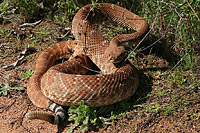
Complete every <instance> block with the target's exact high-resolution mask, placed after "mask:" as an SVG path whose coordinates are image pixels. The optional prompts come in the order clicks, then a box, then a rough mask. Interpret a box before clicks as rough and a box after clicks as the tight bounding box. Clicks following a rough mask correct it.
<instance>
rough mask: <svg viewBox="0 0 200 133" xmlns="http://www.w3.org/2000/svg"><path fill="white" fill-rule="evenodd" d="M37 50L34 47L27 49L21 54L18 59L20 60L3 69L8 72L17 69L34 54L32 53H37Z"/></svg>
mask: <svg viewBox="0 0 200 133" xmlns="http://www.w3.org/2000/svg"><path fill="white" fill-rule="evenodd" d="M35 51H36V49H35V48H33V47H28V48H26V49H25V50H24V51H23V52H21V53H20V55H19V57H18V60H17V61H16V62H14V63H12V64H10V65H4V66H3V67H2V68H3V69H6V70H9V69H13V68H15V67H16V66H17V65H18V64H19V63H20V62H21V61H22V60H23V59H24V57H25V56H26V55H28V54H30V53H32V52H35Z"/></svg>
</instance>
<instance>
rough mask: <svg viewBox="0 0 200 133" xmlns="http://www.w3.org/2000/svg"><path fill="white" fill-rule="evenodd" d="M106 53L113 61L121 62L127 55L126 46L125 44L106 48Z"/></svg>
mask: <svg viewBox="0 0 200 133" xmlns="http://www.w3.org/2000/svg"><path fill="white" fill-rule="evenodd" d="M105 55H107V56H108V59H109V60H110V61H111V62H112V63H120V62H122V61H123V60H124V58H125V57H126V53H125V51H124V47H123V46H116V47H108V48H107V49H106V50H105Z"/></svg>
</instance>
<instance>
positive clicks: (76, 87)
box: [26, 3, 149, 123]
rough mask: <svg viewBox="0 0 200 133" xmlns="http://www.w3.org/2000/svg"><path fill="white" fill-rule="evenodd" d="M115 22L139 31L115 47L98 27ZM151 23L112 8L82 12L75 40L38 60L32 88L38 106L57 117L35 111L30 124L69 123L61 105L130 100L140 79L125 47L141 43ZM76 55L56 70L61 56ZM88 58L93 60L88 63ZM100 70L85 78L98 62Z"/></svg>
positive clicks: (104, 5)
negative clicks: (34, 120)
mask: <svg viewBox="0 0 200 133" xmlns="http://www.w3.org/2000/svg"><path fill="white" fill-rule="evenodd" d="M106 20H109V21H113V22H115V23H117V24H118V25H121V26H125V27H128V28H131V29H134V30H135V31H136V32H134V33H131V34H122V35H118V36H115V37H114V38H113V39H112V40H111V41H110V42H109V41H108V40H107V39H106V38H105V37H104V36H102V33H101V32H100V31H98V28H97V27H96V26H95V25H94V24H95V23H99V22H103V21H106ZM148 29H149V28H148V23H147V22H146V20H144V19H142V18H141V17H139V16H137V15H135V14H133V13H131V12H130V11H128V10H127V9H124V8H122V7H120V6H117V5H114V4H108V3H98V4H97V7H94V5H92V4H90V5H86V6H84V7H82V8H81V9H80V10H79V11H78V12H77V13H76V15H75V16H74V19H73V21H72V33H73V35H74V36H75V39H76V41H75V40H71V41H63V42H59V43H57V44H54V45H52V46H50V47H49V48H47V49H46V50H45V51H43V52H42V54H41V55H40V56H39V58H38V59H37V61H36V69H35V72H34V74H33V76H32V77H31V78H30V80H29V82H28V86H27V93H28V96H29V98H30V100H31V101H32V102H33V104H34V105H36V106H38V107H41V108H47V109H50V110H51V111H53V112H54V113H55V114H56V115H55V116H54V115H50V114H48V113H44V112H30V113H28V114H27V115H26V116H27V117H28V119H36V118H38V119H43V120H47V121H49V122H51V123H59V122H60V121H62V120H64V118H65V112H64V109H63V108H62V107H61V105H62V106H70V105H79V104H80V102H81V101H84V103H85V104H87V105H89V106H94V107H100V106H105V105H110V104H113V103H116V102H119V101H121V100H124V99H126V98H127V97H130V96H131V95H132V94H133V93H134V92H135V91H136V89H137V86H138V82H139V81H138V75H137V73H136V70H135V68H134V66H132V65H131V64H130V63H129V61H125V62H123V64H120V62H121V61H122V59H123V58H124V47H122V46H119V44H120V43H121V42H126V41H130V40H131V41H134V42H135V43H137V42H138V41H140V40H141V39H142V38H143V37H144V35H145V34H146V33H147V32H148ZM71 53H73V57H72V59H70V60H68V61H66V62H64V63H62V64H59V65H55V66H53V67H52V65H53V64H54V62H55V60H56V59H58V58H59V57H61V56H63V55H66V54H71ZM88 57H89V58H88ZM92 62H93V63H94V64H95V65H96V66H97V67H98V68H99V69H100V70H101V73H99V74H96V75H86V72H87V71H88V68H91V67H92V66H93V63H92Z"/></svg>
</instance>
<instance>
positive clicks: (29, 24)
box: [19, 20, 42, 28]
mask: <svg viewBox="0 0 200 133" xmlns="http://www.w3.org/2000/svg"><path fill="white" fill-rule="evenodd" d="M41 22H42V20H39V21H36V22H34V23H24V24H22V25H20V26H19V27H20V28H22V27H28V26H31V27H35V26H36V25H38V24H39V23H41Z"/></svg>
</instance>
